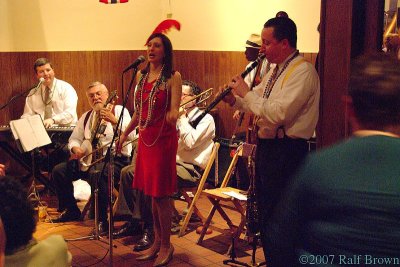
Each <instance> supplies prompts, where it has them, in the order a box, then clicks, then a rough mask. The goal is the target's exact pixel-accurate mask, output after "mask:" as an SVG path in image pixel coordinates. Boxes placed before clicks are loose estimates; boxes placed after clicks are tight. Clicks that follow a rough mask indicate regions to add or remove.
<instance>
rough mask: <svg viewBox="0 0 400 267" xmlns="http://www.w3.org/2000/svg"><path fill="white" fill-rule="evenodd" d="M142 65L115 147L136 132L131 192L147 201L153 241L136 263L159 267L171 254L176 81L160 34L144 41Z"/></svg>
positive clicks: (168, 47) (178, 95) (179, 82)
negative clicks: (132, 103) (140, 193)
mask: <svg viewBox="0 0 400 267" xmlns="http://www.w3.org/2000/svg"><path fill="white" fill-rule="evenodd" d="M147 60H148V64H147V66H146V67H145V68H144V69H143V70H142V71H141V73H138V75H137V77H136V80H137V81H138V85H137V87H136V91H135V113H134V115H133V116H132V120H131V122H130V123H129V125H128V127H127V128H126V130H125V132H124V133H122V134H121V136H120V140H119V144H122V143H124V141H125V140H126V138H127V136H128V135H129V133H130V132H131V131H132V130H133V129H134V128H135V127H136V126H139V141H138V152H137V158H136V168H135V179H134V182H133V187H134V188H136V189H139V190H142V191H143V192H144V194H146V195H149V196H151V197H152V212H153V222H154V234H155V238H154V243H153V245H152V247H150V248H149V249H148V250H146V251H144V252H143V254H142V255H141V256H139V257H137V258H136V260H151V259H154V258H157V260H156V262H155V264H154V266H164V265H166V264H167V263H168V262H169V261H170V260H171V259H172V254H173V251H174V248H173V246H172V244H171V243H170V230H171V214H172V211H171V206H170V200H169V197H170V196H171V195H172V194H173V193H174V192H176V151H177V146H178V135H177V130H176V121H177V119H178V114H179V104H180V98H181V92H182V80H181V75H180V74H179V72H177V71H174V70H173V69H172V44H171V41H170V40H169V39H168V37H166V36H165V35H164V34H162V33H154V34H152V35H151V36H150V37H149V39H148V42H147ZM117 151H118V150H117ZM157 253H158V257H157Z"/></svg>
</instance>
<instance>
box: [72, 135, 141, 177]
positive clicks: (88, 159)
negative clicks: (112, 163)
mask: <svg viewBox="0 0 400 267" xmlns="http://www.w3.org/2000/svg"><path fill="white" fill-rule="evenodd" d="M137 139H138V137H135V138H134V139H133V140H130V141H128V142H126V143H125V144H124V145H123V146H122V147H126V146H127V145H129V144H132V143H133V142H135V141H136V140H137ZM110 144H111V142H108V143H105V144H103V145H102V146H100V147H98V148H97V149H95V150H93V148H92V146H91V145H90V144H89V143H88V145H87V146H86V147H85V156H83V157H82V158H80V159H79V165H80V170H81V171H83V172H85V171H87V170H89V168H90V167H92V166H93V165H95V164H97V163H99V162H101V161H103V160H104V159H105V156H101V157H99V158H98V159H96V160H95V161H93V162H92V159H93V154H95V153H98V152H99V151H102V150H103V149H104V148H106V147H108V146H109V145H110ZM111 153H114V154H113V155H115V154H116V152H115V151H114V150H113V151H112V152H111Z"/></svg>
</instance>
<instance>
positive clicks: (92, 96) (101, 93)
mask: <svg viewBox="0 0 400 267" xmlns="http://www.w3.org/2000/svg"><path fill="white" fill-rule="evenodd" d="M104 93H105V91H97V92H96V93H94V94H88V97H89V98H94V97H95V96H97V97H101V96H102V95H104Z"/></svg>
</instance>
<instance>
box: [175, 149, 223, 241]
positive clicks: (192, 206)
mask: <svg viewBox="0 0 400 267" xmlns="http://www.w3.org/2000/svg"><path fill="white" fill-rule="evenodd" d="M219 146H220V144H219V143H218V142H215V143H214V147H213V150H212V152H211V156H210V159H209V160H208V163H207V165H206V168H205V169H204V172H203V175H202V176H201V178H200V180H199V182H198V185H197V189H196V193H195V195H194V197H193V199H191V198H190V197H189V195H188V194H187V193H186V191H187V188H182V189H181V190H180V191H181V193H182V195H183V197H184V198H185V201H186V202H187V203H188V204H189V209H188V211H187V213H186V216H185V218H184V219H183V221H182V226H181V229H180V231H179V237H181V236H183V235H184V234H185V231H186V228H187V226H188V223H189V220H190V217H191V216H192V213H193V211H194V212H195V213H196V214H197V216H199V217H200V218H201V219H202V222H204V221H205V217H204V216H203V215H201V213H200V211H199V209H198V208H197V207H196V202H197V200H198V199H199V197H200V194H201V192H202V191H203V188H204V184H205V183H206V180H207V177H208V174H209V173H210V170H211V167H212V165H213V163H214V161H215V159H216V158H217V155H218V150H219Z"/></svg>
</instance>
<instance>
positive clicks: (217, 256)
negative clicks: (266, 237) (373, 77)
mask: <svg viewBox="0 0 400 267" xmlns="http://www.w3.org/2000/svg"><path fill="white" fill-rule="evenodd" d="M42 199H43V200H44V201H46V202H47V203H48V205H49V208H48V213H49V216H52V217H53V216H56V215H57V212H56V207H57V200H56V199H55V197H50V196H46V195H44V196H42ZM83 205H84V203H80V205H79V206H80V207H83ZM185 205H186V204H185V202H183V201H176V207H177V209H178V211H179V212H182V210H183V209H184V207H185ZM198 207H199V209H200V210H201V212H202V214H203V215H205V216H207V215H208V212H209V210H210V208H211V203H210V202H209V201H208V199H207V198H205V197H204V196H202V197H200V199H199V202H198ZM227 213H228V215H229V216H230V218H231V219H232V221H233V222H234V223H237V222H238V221H239V214H238V213H236V212H227ZM122 223H123V222H115V228H118V227H119V226H121V224H122ZM93 224H94V222H93V220H88V219H86V220H84V221H82V222H70V223H58V224H56V223H51V222H49V221H48V220H46V222H38V225H37V230H36V232H35V234H34V236H35V237H36V238H37V239H38V240H41V239H44V238H46V237H47V236H49V235H52V234H59V235H62V236H63V237H64V238H66V239H68V238H77V237H82V236H86V235H88V234H89V233H90V232H91V230H92V227H93ZM213 225H215V226H219V227H222V228H224V229H227V230H228V226H227V224H226V223H225V221H224V220H223V219H222V218H221V216H220V215H219V214H218V212H217V213H216V214H215V215H214V217H213ZM189 227H190V228H189V231H187V233H186V235H184V236H183V237H178V235H176V234H175V235H172V236H171V241H172V244H173V245H174V248H175V252H174V256H173V260H172V261H171V262H170V264H169V265H168V266H227V265H224V264H223V261H224V260H226V259H229V255H226V252H227V250H228V248H229V245H230V242H231V241H230V235H229V231H227V232H226V233H220V232H218V231H213V232H212V233H211V234H210V235H206V237H205V238H204V241H203V243H202V244H201V245H197V244H196V242H197V239H198V238H199V235H198V234H197V233H196V231H195V228H196V225H191V224H190V225H189ZM140 237H141V236H140V235H139V236H134V237H126V238H121V239H114V240H113V244H114V245H115V246H116V247H115V248H114V249H113V255H112V259H113V260H112V266H153V263H154V260H153V261H148V262H138V261H136V260H135V258H136V257H137V255H138V254H137V253H136V252H133V251H132V247H133V246H134V244H135V242H137V241H138V240H139V239H140ZM68 248H69V251H70V252H71V254H72V266H111V265H110V260H109V259H110V258H109V257H110V255H109V243H108V239H107V238H105V239H103V240H101V241H99V240H86V241H68ZM235 252H236V255H237V260H238V261H241V262H244V263H247V264H249V266H251V254H252V248H251V246H250V245H249V244H248V242H247V241H246V239H245V237H244V236H243V235H242V236H241V240H240V241H239V242H238V243H237V246H236V249H235ZM261 261H264V254H263V253H262V249H261V248H258V249H257V251H256V262H261ZM232 266H237V265H232Z"/></svg>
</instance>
